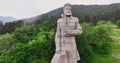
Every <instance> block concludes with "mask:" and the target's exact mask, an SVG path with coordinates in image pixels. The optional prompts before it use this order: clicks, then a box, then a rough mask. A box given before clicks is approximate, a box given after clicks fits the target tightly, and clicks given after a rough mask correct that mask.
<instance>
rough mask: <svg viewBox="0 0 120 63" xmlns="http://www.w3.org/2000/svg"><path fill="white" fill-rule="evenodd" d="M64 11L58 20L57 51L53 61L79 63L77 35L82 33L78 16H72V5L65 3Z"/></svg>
mask: <svg viewBox="0 0 120 63" xmlns="http://www.w3.org/2000/svg"><path fill="white" fill-rule="evenodd" d="M63 11H64V13H63V14H62V17H61V18H59V19H58V21H57V32H56V35H55V45H56V52H55V54H54V56H53V58H52V60H51V63H77V61H78V60H80V56H79V53H78V50H77V47H76V41H75V35H80V34H81V33H82V28H81V26H80V24H79V20H78V18H77V17H73V16H72V12H71V5H70V4H69V3H67V4H65V5H64V8H63Z"/></svg>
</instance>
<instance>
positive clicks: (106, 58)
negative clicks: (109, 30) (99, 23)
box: [92, 29, 120, 63]
mask: <svg viewBox="0 0 120 63" xmlns="http://www.w3.org/2000/svg"><path fill="white" fill-rule="evenodd" d="M111 37H112V38H113V42H110V44H111V53H110V54H107V55H105V54H104V55H101V54H98V53H95V54H94V56H93V60H92V63H120V29H113V35H112V36H111Z"/></svg>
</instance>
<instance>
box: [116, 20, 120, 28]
mask: <svg viewBox="0 0 120 63" xmlns="http://www.w3.org/2000/svg"><path fill="white" fill-rule="evenodd" d="M116 24H117V26H118V27H119V28H120V20H118V21H117V23H116Z"/></svg>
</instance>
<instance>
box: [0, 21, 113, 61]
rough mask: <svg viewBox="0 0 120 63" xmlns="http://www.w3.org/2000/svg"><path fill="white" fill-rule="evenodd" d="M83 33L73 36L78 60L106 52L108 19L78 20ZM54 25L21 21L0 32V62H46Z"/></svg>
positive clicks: (51, 44) (48, 59)
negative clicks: (13, 26)
mask: <svg viewBox="0 0 120 63" xmlns="http://www.w3.org/2000/svg"><path fill="white" fill-rule="evenodd" d="M81 26H82V29H83V33H82V35H78V36H76V43H77V48H78V51H79V53H80V56H81V61H79V62H78V63H90V62H91V60H92V57H93V55H94V53H98V54H108V53H110V51H109V50H110V49H111V48H110V44H109V42H111V41H112V40H111V38H110V35H111V32H112V29H113V28H115V27H114V25H113V24H112V23H111V22H105V21H99V22H97V24H96V25H95V26H93V25H91V24H88V23H82V24H81ZM55 33H56V25H54V24H51V23H49V22H45V23H44V24H43V25H24V26H22V27H21V28H16V29H15V30H14V31H13V32H12V33H7V34H4V35H0V63H50V61H51V59H52V57H53V55H54V53H55V44H54V43H55V42H54V37H55ZM91 63H92V62H91Z"/></svg>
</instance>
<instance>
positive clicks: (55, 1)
mask: <svg viewBox="0 0 120 63" xmlns="http://www.w3.org/2000/svg"><path fill="white" fill-rule="evenodd" d="M67 2H68V3H71V4H78V5H81V4H85V5H91V4H99V5H101V4H110V3H114V2H115V3H120V0H0V16H13V17H15V18H27V17H32V16H35V15H40V14H41V13H46V12H49V11H51V10H53V9H56V8H59V7H62V6H63V5H64V4H65V3H67Z"/></svg>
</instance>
